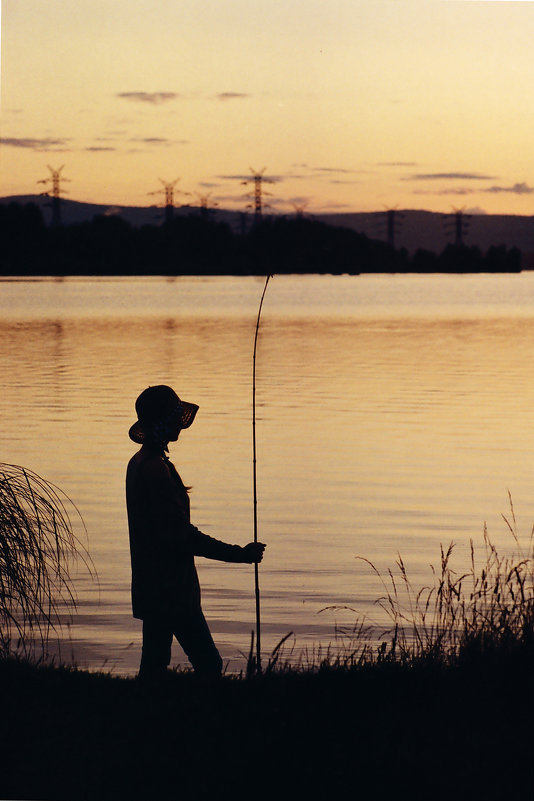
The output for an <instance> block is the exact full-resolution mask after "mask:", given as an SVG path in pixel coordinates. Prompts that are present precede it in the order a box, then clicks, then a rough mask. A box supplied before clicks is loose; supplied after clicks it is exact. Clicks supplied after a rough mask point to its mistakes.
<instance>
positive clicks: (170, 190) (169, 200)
mask: <svg viewBox="0 0 534 801" xmlns="http://www.w3.org/2000/svg"><path fill="white" fill-rule="evenodd" d="M179 180H180V179H179V178H176V179H175V180H174V181H164V180H162V179H161V178H158V181H159V182H160V183H161V184H162V185H163V189H156V190H155V191H154V192H149V193H148V194H149V195H163V194H164V195H165V222H167V223H168V222H170V221H171V220H172V218H173V215H174V187H175V186H176V184H177V183H178V181H179ZM181 194H182V195H188V194H189V192H181Z"/></svg>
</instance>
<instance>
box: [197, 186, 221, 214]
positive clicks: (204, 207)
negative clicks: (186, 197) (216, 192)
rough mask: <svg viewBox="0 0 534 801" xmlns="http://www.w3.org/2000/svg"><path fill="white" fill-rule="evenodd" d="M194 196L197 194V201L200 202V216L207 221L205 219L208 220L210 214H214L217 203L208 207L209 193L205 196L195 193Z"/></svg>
mask: <svg viewBox="0 0 534 801" xmlns="http://www.w3.org/2000/svg"><path fill="white" fill-rule="evenodd" d="M196 194H197V197H198V199H199V201H200V216H201V217H202V218H203V219H205V220H207V219H209V216H210V214H214V213H215V211H216V209H215V207H216V206H218V205H219V204H218V203H217V201H214V202H213V203H212V204H211V207H210V205H209V201H210V197H211V192H208V193H207V194H205V195H202V194H200V193H199V192H197V193H196Z"/></svg>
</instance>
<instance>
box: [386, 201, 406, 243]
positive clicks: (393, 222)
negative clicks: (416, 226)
mask: <svg viewBox="0 0 534 801" xmlns="http://www.w3.org/2000/svg"><path fill="white" fill-rule="evenodd" d="M403 219H404V214H401V213H400V212H398V211H397V208H396V207H395V208H393V209H386V223H387V235H388V245H389V246H390V248H392V249H393V250H394V249H395V238H396V235H397V233H398V232H399V231H400V229H401V225H402V222H401V220H403Z"/></svg>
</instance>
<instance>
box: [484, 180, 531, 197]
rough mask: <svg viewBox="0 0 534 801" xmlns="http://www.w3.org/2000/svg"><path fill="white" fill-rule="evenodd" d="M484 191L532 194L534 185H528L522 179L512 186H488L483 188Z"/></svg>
mask: <svg viewBox="0 0 534 801" xmlns="http://www.w3.org/2000/svg"><path fill="white" fill-rule="evenodd" d="M484 192H490V193H493V194H498V193H499V192H510V193H511V194H513V195H532V194H534V187H532V186H528V184H526V183H525V182H524V181H523V182H522V183H519V184H514V185H513V186H490V187H489V188H488V189H484Z"/></svg>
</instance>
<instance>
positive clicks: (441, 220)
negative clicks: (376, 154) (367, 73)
mask: <svg viewBox="0 0 534 801" xmlns="http://www.w3.org/2000/svg"><path fill="white" fill-rule="evenodd" d="M10 202H16V203H22V204H25V203H35V204H36V205H37V206H39V208H41V209H42V212H43V215H44V218H45V221H46V222H49V221H50V216H51V212H50V208H49V206H50V200H49V198H46V197H43V196H42V195H17V196H12V197H4V198H0V203H2V204H5V203H10ZM196 211H198V209H197V208H195V207H191V206H182V207H181V208H179V209H175V212H174V213H175V214H176V215H177V216H181V215H187V214H191V213H194V212H196ZM61 214H62V220H63V223H64V224H65V225H70V224H73V223H79V222H87V221H90V220H92V219H93V217H95V216H96V215H105V216H112V215H120V216H121V217H122V218H123V219H124V220H126V222H128V223H129V224H130V225H133V226H135V227H140V226H143V225H158V224H160V223H161V222H163V219H164V210H163V209H161V208H154V207H143V206H106V205H99V204H94V203H80V202H78V201H75V200H66V199H65V200H62V206H61ZM310 217H311V219H316V220H319V221H321V222H324V223H327V224H329V225H333V226H341V227H344V228H349V229H352V230H354V231H358V232H359V233H363V234H365V235H366V236H368V237H369V238H370V239H378V240H386V239H387V229H386V214H385V212H373V213H353V214H351V213H347V214H319V215H310ZM214 219H216V220H217V221H218V222H226V223H228V224H229V225H230V226H231V227H232V228H233V229H234V230H235V231H239V230H240V228H241V226H242V224H243V214H242V213H240V212H237V211H228V210H224V209H218V210H217V212H216V215H215V216H214ZM251 220H252V217H251V216H250V215H249V218H248V222H249V224H250V222H251ZM396 220H397V230H396V234H395V246H396V247H397V248H406V250H407V251H408V253H409V254H410V255H413V253H415V252H416V251H417V250H419V249H423V250H428V251H431V252H434V253H441V252H442V251H443V249H444V248H445V247H446V245H447V244H449V243H451V242H453V241H454V233H453V230H454V226H453V220H452V217H451V216H450V215H444V214H438V213H435V212H430V211H413V210H399V211H398V212H396ZM465 222H466V231H465V234H464V243H465V244H466V245H468V246H472V245H475V246H477V247H479V248H480V249H481V250H482V251H483V252H486V251H487V249H488V248H489V247H491V246H492V245H495V246H498V245H505V246H506V247H507V248H511V247H517V248H519V250H520V251H521V252H522V254H523V266H524V267H526V266H528V267H534V216H519V215H493V214H479V215H472V216H470V217H466V218H465ZM447 227H448V230H447Z"/></svg>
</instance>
